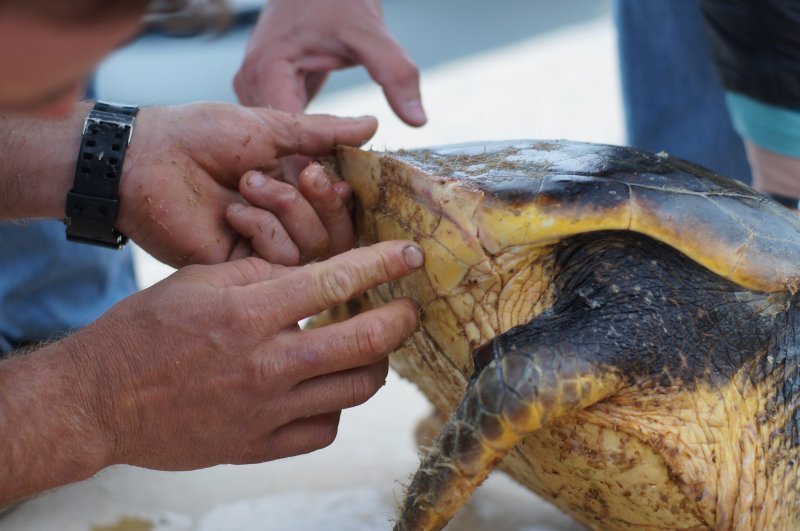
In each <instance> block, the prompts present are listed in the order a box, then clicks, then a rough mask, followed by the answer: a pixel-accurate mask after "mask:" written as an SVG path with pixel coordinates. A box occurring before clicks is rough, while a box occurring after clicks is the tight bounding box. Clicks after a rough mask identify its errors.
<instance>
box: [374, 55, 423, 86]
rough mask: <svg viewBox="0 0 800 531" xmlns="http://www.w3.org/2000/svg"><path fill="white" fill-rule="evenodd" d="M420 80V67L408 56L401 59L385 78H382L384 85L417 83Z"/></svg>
mask: <svg viewBox="0 0 800 531" xmlns="http://www.w3.org/2000/svg"><path fill="white" fill-rule="evenodd" d="M418 82H419V69H418V68H417V66H416V65H415V64H414V63H413V62H412V61H411V60H410V59H408V58H407V57H406V58H404V60H403V61H399V62H398V63H397V64H396V65H395V67H394V68H393V69H392V70H390V71H388V72H387V73H386V75H385V76H383V79H381V80H380V83H381V84H382V85H384V84H389V85H399V86H408V85H415V84H417V83H418Z"/></svg>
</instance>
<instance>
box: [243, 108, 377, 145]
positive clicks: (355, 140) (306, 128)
mask: <svg viewBox="0 0 800 531" xmlns="http://www.w3.org/2000/svg"><path fill="white" fill-rule="evenodd" d="M253 111H254V112H256V113H259V114H260V115H261V116H262V118H263V119H264V121H265V122H266V123H267V124H268V125H269V127H270V130H271V133H272V134H271V135H270V141H271V142H272V145H273V146H274V148H275V150H276V156H277V157H285V156H287V155H307V156H309V157H319V156H323V155H330V154H331V152H332V151H333V148H334V147H335V146H337V145H339V144H344V145H348V146H360V145H361V144H363V143H364V142H365V141H367V140H368V139H369V138H370V137H371V136H372V135H373V134H375V130H376V129H377V128H378V121H377V120H376V119H375V118H374V117H372V116H361V117H357V118H341V117H338V116H330V115H323V114H291V113H283V112H280V111H274V110H268V109H253Z"/></svg>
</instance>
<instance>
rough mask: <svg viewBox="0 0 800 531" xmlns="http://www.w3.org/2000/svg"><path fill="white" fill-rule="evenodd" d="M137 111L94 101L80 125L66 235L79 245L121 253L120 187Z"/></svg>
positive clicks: (124, 239)
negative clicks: (119, 225)
mask: <svg viewBox="0 0 800 531" xmlns="http://www.w3.org/2000/svg"><path fill="white" fill-rule="evenodd" d="M138 111H139V108H138V107H136V106H132V105H118V104H111V103H106V102H100V101H98V102H97V103H95V105H94V107H93V108H92V110H91V111H89V113H88V115H87V117H86V121H85V123H84V126H83V131H82V132H83V135H82V140H81V144H80V150H79V152H78V155H77V161H76V165H75V179H74V182H73V185H72V188H71V189H70V190H69V192H68V193H67V196H66V217H67V219H66V223H67V228H66V236H67V240H69V241H72V242H77V243H84V244H92V245H99V246H102V247H108V248H112V249H120V248H122V247H123V246H124V245H125V243H127V241H128V238H127V236H125V235H124V234H123V233H121V232H120V231H119V230H118V229H117V227H116V223H117V218H118V213H119V205H120V198H119V184H120V180H121V177H122V168H123V164H124V162H125V155H126V152H127V150H128V145H129V144H130V141H131V138H132V137H133V131H134V125H135V123H136V114H137V113H138Z"/></svg>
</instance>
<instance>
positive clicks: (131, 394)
mask: <svg viewBox="0 0 800 531" xmlns="http://www.w3.org/2000/svg"><path fill="white" fill-rule="evenodd" d="M421 264H422V254H421V251H420V250H419V247H418V246H416V245H415V244H413V242H407V241H393V242H384V243H380V244H377V245H374V246H372V247H364V248H360V249H355V250H352V251H349V252H347V253H344V254H341V255H339V256H337V257H334V258H331V259H330V260H327V261H325V262H319V263H315V264H312V265H309V266H306V267H301V268H284V267H281V266H275V265H271V264H269V263H267V262H265V261H263V260H260V259H257V258H247V259H243V260H238V261H234V262H229V263H226V264H218V265H213V266H190V267H187V268H184V269H182V270H181V271H179V272H177V273H176V274H174V275H173V276H171V277H169V278H168V279H166V280H165V281H163V282H161V283H159V284H157V285H155V286H153V287H152V288H150V289H147V290H145V291H143V292H141V293H139V294H137V295H134V296H133V297H130V298H129V299H127V300H125V301H123V302H122V303H120V304H118V305H117V306H115V307H113V308H112V309H111V310H110V311H109V312H108V313H107V314H106V316H104V317H103V318H101V319H100V320H99V321H97V322H96V323H94V324H93V325H91V326H89V327H88V328H86V329H85V330H84V331H82V332H79V333H77V334H75V335H73V336H71V337H70V338H69V339H68V340H66V341H69V345H70V346H71V348H72V349H78V348H80V349H82V350H81V352H80V355H79V356H75V357H74V359H76V360H78V363H79V365H80V367H79V373H80V374H82V375H83V379H82V385H81V388H80V390H79V393H80V396H81V397H82V398H83V399H84V404H85V405H86V407H87V408H89V409H90V411H92V414H91V415H90V416H91V418H93V419H95V420H96V426H95V427H94V429H96V430H98V431H99V433H100V437H101V438H102V440H104V441H106V443H107V445H108V446H107V450H108V453H107V456H106V457H107V461H106V462H105V463H104V464H105V465H110V464H114V463H129V464H134V465H139V466H144V467H148V468H156V469H166V470H183V469H195V468H200V467H206V466H211V465H215V464H219V463H255V462H262V461H267V460H271V459H277V458H281V457H286V456H291V455H296V454H302V453H306V452H310V451H313V450H316V449H318V448H322V447H324V446H327V445H328V444H330V443H331V442H332V441H333V440H334V437H335V436H336V430H337V426H338V422H339V414H340V411H341V410H342V409H344V408H349V407H352V406H355V405H358V404H361V403H362V402H364V401H366V400H367V399H368V398H370V397H371V396H372V395H373V394H374V393H376V392H377V391H378V389H379V388H380V387H381V386H382V385H383V384H384V382H385V378H386V374H387V369H388V366H387V360H386V355H387V354H388V353H389V352H391V351H392V350H394V349H395V348H396V347H397V346H398V345H399V344H400V343H401V342H402V341H403V340H404V339H405V338H406V337H407V336H408V335H409V334H411V332H412V331H413V330H414V329H415V328H416V327H417V326H418V309H417V306H416V305H415V304H414V303H413V302H412V301H410V300H408V299H397V300H395V301H393V302H390V303H389V304H386V305H385V306H382V307H380V308H376V309H373V310H371V311H369V312H366V313H363V314H361V315H359V316H356V317H353V318H351V319H349V320H347V321H344V322H342V323H339V324H334V325H330V326H327V327H324V328H320V329H316V330H301V329H299V328H298V327H297V325H296V323H297V322H298V320H300V319H303V318H305V317H308V316H310V315H313V314H315V313H317V312H319V311H321V310H323V309H326V308H328V307H331V306H333V305H335V304H337V303H341V302H344V301H346V300H349V299H350V298H352V297H353V296H355V295H357V294H359V293H361V292H363V291H364V290H366V289H368V288H370V287H372V286H375V285H377V284H380V283H383V282H386V281H389V280H392V279H396V278H399V277H402V276H404V275H406V274H408V273H410V272H412V271H413V270H415V269H417V268H418V267H419V266H421ZM78 345H81V346H80V347H78Z"/></svg>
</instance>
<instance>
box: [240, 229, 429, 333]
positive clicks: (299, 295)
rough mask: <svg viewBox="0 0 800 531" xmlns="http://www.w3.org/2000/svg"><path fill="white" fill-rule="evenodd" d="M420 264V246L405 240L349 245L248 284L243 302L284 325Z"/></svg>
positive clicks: (405, 273)
mask: <svg viewBox="0 0 800 531" xmlns="http://www.w3.org/2000/svg"><path fill="white" fill-rule="evenodd" d="M423 262H424V259H423V255H422V249H420V247H419V246H418V245H417V244H416V243H414V242H412V241H407V240H396V241H388V242H381V243H377V244H375V245H372V246H369V247H361V248H359V249H353V250H351V251H348V252H346V253H342V254H340V255H337V256H334V257H333V258H330V259H328V260H325V261H324V262H317V263H314V264H311V265H308V266H306V267H300V268H297V269H295V270H294V271H292V273H291V274H289V275H286V276H284V277H281V278H279V279H276V280H275V281H274V282H266V283H262V284H256V285H253V286H250V287H249V289H248V290H247V292H248V295H247V297H246V299H244V300H242V303H243V304H244V305H247V306H248V307H249V308H251V309H252V311H254V312H261V313H262V314H263V315H264V318H265V319H269V320H270V321H271V324H272V325H273V326H274V325H276V324H277V325H278V326H281V327H282V328H285V327H287V326H290V325H294V324H295V323H297V321H300V320H301V319H305V318H306V317H310V316H312V315H315V314H317V313H319V312H321V311H322V310H325V309H328V308H330V307H332V306H335V305H337V304H340V303H342V302H345V301H348V300H350V299H352V298H353V297H355V296H356V295H360V294H361V293H363V292H364V291H366V290H368V289H369V288H372V287H374V286H377V285H379V284H383V283H384V282H388V281H390V280H396V279H398V278H400V277H403V276H405V275H407V274H409V273H411V272H413V271H415V270H417V269H419V268H420V267H421V266H422V264H423Z"/></svg>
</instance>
